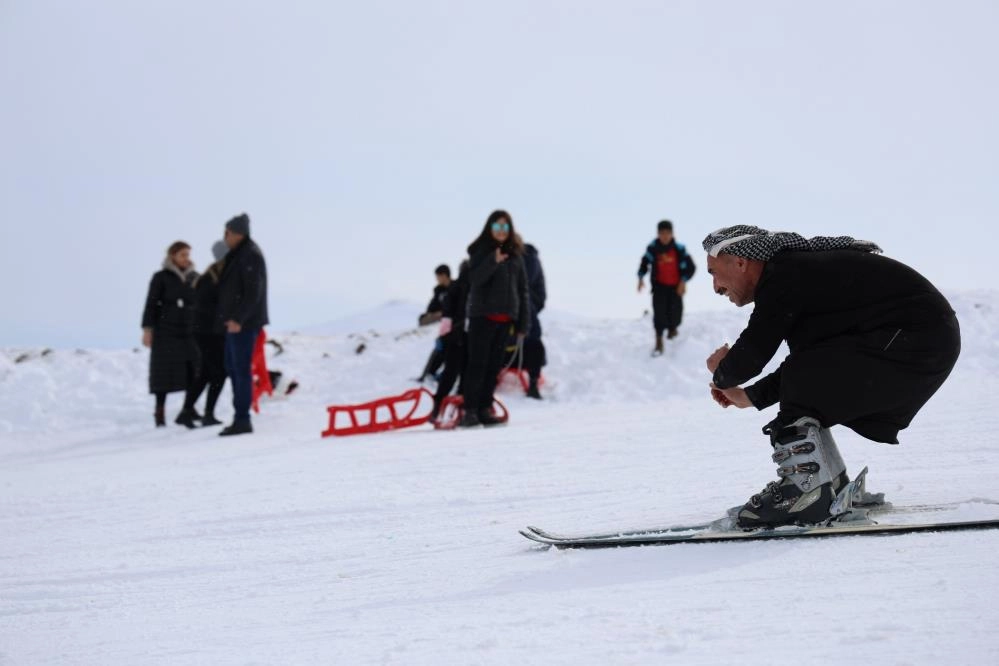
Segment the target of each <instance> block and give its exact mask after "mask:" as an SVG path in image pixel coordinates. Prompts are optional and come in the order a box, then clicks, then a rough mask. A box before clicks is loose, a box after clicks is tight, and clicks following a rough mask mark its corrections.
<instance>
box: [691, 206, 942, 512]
mask: <svg viewBox="0 0 999 666" xmlns="http://www.w3.org/2000/svg"><path fill="white" fill-rule="evenodd" d="M704 249H705V251H706V252H707V253H708V273H710V274H711V276H712V279H713V288H714V291H715V293H717V294H718V295H720V296H725V297H727V298H728V299H729V300H730V301H732V303H734V304H735V305H737V306H739V307H742V306H743V305H746V304H748V303H753V304H754V308H753V313H752V315H750V317H749V324H748V325H747V326H746V329H745V330H744V331H743V332H742V333H741V334H740V335H739V338H738V340H736V342H735V344H734V345H732V347H731V349H730V348H729V347H728V345H724V346H722V347H721V348H719V349H718V350H717V351H715V352H714V353H713V354H711V356H710V357H708V360H707V366H708V370H709V371H710V372H712V373H713V378H712V384H711V394H712V397H713V398H714V399H715V401H716V402H718V404H720V405H721V406H722V407H729V406H735V407H740V408H744V407H750V406H752V407H756V408H757V409H761V410H762V409H766V408H767V407H770V406H771V405H774V404H778V403H779V405H780V411H779V412H778V414H777V418H775V419H774V420H773V421H771V422H770V423H768V424H767V426H766V427H765V428H764V429H763V432H764V434H767V435H769V436H770V445H771V447H772V449H773V455H772V459H773V461H774V462H776V463H777V465H778V468H777V475H778V476H779V477H780V478H779V480H777V481H772V482H770V483H769V484H768V485H767V487H766V488H764V489H763V490H762V491H760V492H759V493H757V494H756V495H753V496H752V497H751V498H750V500H749V502H747V503H746V505H745V506H743V507H742V509H741V510H740V511H739V512H738V523H739V525H740V526H741V527H760V526H776V525H784V524H790V523H798V524H814V523H821V522H824V521H826V520H828V519H830V518H835V517H836V516H835V515H833V509H834V505H833V501H834V500H835V499H836V498H837V495H838V494H839V493H840V491H842V490H843V489H844V487H845V486H846V484H847V483H848V482H849V477H848V476H847V474H846V466H845V465H844V463H843V459H842V458H841V457H840V454H839V451H838V449H837V447H836V441H835V440H834V439H833V437H832V433H831V432H830V428H831V427H832V426H835V425H840V424H842V425H845V426H846V427H848V428H850V429H851V430H853V431H854V432H856V433H857V434H859V435H861V436H862V437H866V438H867V439H870V440H873V441H875V442H884V443H887V444H897V443H898V432H899V431H900V430H902V429H904V428H906V427H908V425H909V423H910V422H911V421H912V419H913V418H914V417H915V415H916V413H917V412H918V411H919V410H920V409H921V408H922V407H923V405H924V404H926V402H927V401H928V400H929V399H930V397H931V396H932V395H933V394H934V393H935V392H936V391H937V389H938V388H940V386H941V385H942V384H943V382H944V380H946V379H947V376H948V375H949V374H950V371H951V369H952V368H953V367H954V364H955V363H956V362H957V357H958V354H959V353H960V351H961V333H960V329H959V327H958V322H957V318H956V317H955V316H954V310H953V309H952V308H951V306H950V304H949V303H948V302H947V299H945V298H944V297H943V296H942V295H941V294H940V292H939V291H938V290H937V289H936V287H934V286H933V285H932V284H930V282H929V281H928V280H927V279H926V278H924V277H923V276H922V275H920V274H919V273H917V272H916V271H914V270H913V269H912V268H909V267H908V266H906V265H905V264H902V263H900V262H898V261H895V260H893V259H888V258H887V257H883V256H879V253H880V252H881V248H879V247H878V246H877V245H875V244H874V243H871V242H869V241H861V240H856V239H854V238H851V237H849V236H838V237H823V236H820V237H816V238H804V237H802V236H800V235H798V234H796V233H788V232H770V231H767V230H766V229H760V228H759V227H754V226H749V225H737V226H733V227H726V228H724V229H719V230H718V231H716V232H714V233H712V234H709V235H708V236H707V238H705V239H704ZM782 342H786V343H787V346H788V349H790V354H789V355H788V356H787V357H786V358H785V359H784V361H783V363H782V364H781V365H780V367H779V368H777V370H776V371H774V372H773V373H771V374H769V375H767V376H766V377H763V378H762V379H760V380H758V381H757V382H756V383H755V384H752V385H751V386H747V387H746V388H741V384H743V383H745V382H747V381H749V380H750V379H752V378H754V377H756V376H757V375H759V374H760V372H761V371H762V370H763V368H764V366H765V365H766V364H767V363H768V362H769V361H770V359H771V358H772V357H773V356H774V354H775V353H776V352H777V349H778V347H779V346H780V344H781V343H782Z"/></svg>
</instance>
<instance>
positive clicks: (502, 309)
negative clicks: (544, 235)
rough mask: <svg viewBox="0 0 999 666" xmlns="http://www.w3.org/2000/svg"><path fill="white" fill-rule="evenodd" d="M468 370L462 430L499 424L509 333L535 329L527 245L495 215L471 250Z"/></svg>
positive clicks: (506, 219) (506, 218)
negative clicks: (496, 399) (498, 395)
mask: <svg viewBox="0 0 999 666" xmlns="http://www.w3.org/2000/svg"><path fill="white" fill-rule="evenodd" d="M468 254H469V257H470V258H469V262H468V283H469V292H468V308H467V315H468V367H467V369H466V371H465V376H464V380H463V386H462V389H463V390H462V394H463V396H464V405H465V407H464V410H465V415H464V416H463V417H462V421H461V425H462V426H464V427H470V426H477V425H494V424H496V423H497V422H498V420H497V418H496V417H495V415H494V414H493V413H492V404H493V391H495V390H496V377H497V375H498V374H499V371H500V367H501V366H502V364H503V348H504V347H505V345H506V339H507V332H508V331H509V329H510V325H511V324H513V326H514V329H515V330H516V332H517V336H518V338H519V339H521V340H523V338H524V336H526V335H527V332H528V330H529V329H530V323H531V315H530V307H529V299H528V296H527V271H526V269H525V267H524V243H523V241H521V239H520V236H518V235H517V233H516V231H514V228H513V218H511V217H510V214H509V213H507V212H506V211H503V210H496V211H493V212H492V213H491V214H490V215H489V218H488V219H487V220H486V224H485V227H483V229H482V233H481V234H479V237H478V238H477V239H475V241H474V242H473V243H472V244H471V245H469V246H468Z"/></svg>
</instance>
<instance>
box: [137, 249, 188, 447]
mask: <svg viewBox="0 0 999 666" xmlns="http://www.w3.org/2000/svg"><path fill="white" fill-rule="evenodd" d="M197 277H198V274H197V273H196V272H195V271H194V264H193V263H192V262H191V246H190V245H188V244H187V243H185V242H183V241H177V242H176V243H174V244H173V245H171V246H170V248H169V249H168V250H167V256H166V259H164V260H163V269H162V270H160V271H158V272H157V273H154V274H153V279H152V280H150V282H149V293H148V294H147V296H146V308H145V310H144V311H143V313H142V344H144V345H145V346H147V347H151V348H152V353H151V354H150V356H149V392H150V393H152V394H153V395H155V396H156V413H155V419H156V426H157V427H159V426H164V425H166V417H165V415H164V408H165V406H166V396H167V393H173V392H175V391H184V390H186V389H187V388H188V387H189V386H190V385H191V384H193V382H194V381H195V380H196V379H197V376H198V365H199V358H200V356H199V353H198V347H197V344H196V343H195V341H194V313H195V293H194V281H195V279H196V278H197Z"/></svg>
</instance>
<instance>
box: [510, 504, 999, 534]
mask: <svg viewBox="0 0 999 666" xmlns="http://www.w3.org/2000/svg"><path fill="white" fill-rule="evenodd" d="M962 504H995V505H999V502H996V501H993V500H981V499H970V500H964V501H961V502H948V503H945V504H908V505H895V504H891V503H890V502H886V503H884V504H877V505H874V506H872V507H869V508H867V510H866V513H867V515H870V516H871V517H879V518H884V517H887V516H891V515H892V514H911V513H935V512H943V511H949V510H953V509H955V508H957V507H958V506H960V505H962ZM739 508H741V507H734V508H733V509H730V510H729V512H728V515H729V516H730V517H731V516H734V514H735V512H736V511H737V510H738V509H739ZM941 522H942V521H941ZM731 525H732V522H731V520H730V519H729V518H718V519H716V520H712V521H710V522H705V523H696V524H691V525H670V526H668V527H645V528H636V529H626V530H618V531H616V532H596V533H588V534H556V533H554V532H549V531H548V530H545V529H542V528H540V527H534V526H533V525H528V526H527V527H526V528H525V529H527V530H529V531H531V532H533V533H534V534H537V535H538V536H541V537H544V538H546V539H548V540H551V541H579V540H591V539H616V538H619V537H636V536H644V535H648V534H653V535H656V534H672V533H683V532H695V531H705V530H714V531H723V532H728V531H735V530H733V529H732V527H731Z"/></svg>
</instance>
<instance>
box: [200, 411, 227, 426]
mask: <svg viewBox="0 0 999 666" xmlns="http://www.w3.org/2000/svg"><path fill="white" fill-rule="evenodd" d="M221 424H222V422H221V421H219V420H218V419H217V418H215V415H214V414H212V413H211V412H205V416H204V417H203V418H202V419H201V425H202V426H214V425H221Z"/></svg>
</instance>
